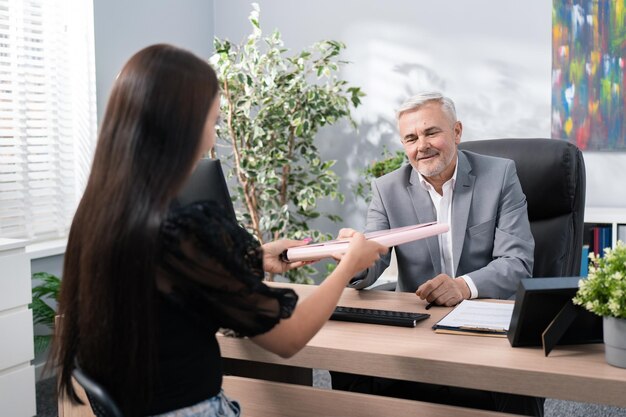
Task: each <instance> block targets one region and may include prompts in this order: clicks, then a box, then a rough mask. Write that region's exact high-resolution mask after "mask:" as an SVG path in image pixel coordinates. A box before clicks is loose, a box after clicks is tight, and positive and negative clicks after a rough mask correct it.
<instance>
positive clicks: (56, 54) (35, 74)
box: [0, 0, 96, 241]
mask: <svg viewBox="0 0 626 417" xmlns="http://www.w3.org/2000/svg"><path fill="white" fill-rule="evenodd" d="M0 94H1V96H0V236H1V237H14V238H26V239H29V240H31V241H42V240H47V239H57V238H61V237H64V236H66V235H67V232H68V229H69V225H70V223H71V219H72V216H73V215H74V211H75V209H76V204H77V202H78V198H79V196H80V195H81V194H82V191H83V189H84V185H85V181H86V178H87V175H88V172H89V167H90V164H91V156H92V153H93V148H94V146H95V140H96V139H95V138H96V99H95V58H94V38H93V3H92V1H91V0H0Z"/></svg>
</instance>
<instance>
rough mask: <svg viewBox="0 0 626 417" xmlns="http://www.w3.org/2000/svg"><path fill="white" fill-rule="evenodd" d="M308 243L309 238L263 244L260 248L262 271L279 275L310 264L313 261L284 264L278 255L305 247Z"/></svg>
mask: <svg viewBox="0 0 626 417" xmlns="http://www.w3.org/2000/svg"><path fill="white" fill-rule="evenodd" d="M310 241H311V239H310V238H306V239H303V240H292V239H280V240H275V241H273V242H268V243H266V244H264V245H263V246H262V248H263V269H264V270H265V271H266V272H271V273H274V274H280V273H282V272H286V271H289V270H291V269H295V268H299V267H301V266H303V265H308V264H312V263H313V262H315V261H299V262H284V261H282V260H281V259H280V254H281V253H283V252H284V251H285V250H287V249H288V248H295V247H297V246H304V245H307V244H308V243H309V242H310Z"/></svg>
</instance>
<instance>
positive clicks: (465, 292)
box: [454, 277, 472, 300]
mask: <svg viewBox="0 0 626 417" xmlns="http://www.w3.org/2000/svg"><path fill="white" fill-rule="evenodd" d="M454 283H455V284H456V286H457V287H458V288H459V290H460V291H461V296H462V297H463V299H464V300H468V299H470V297H471V296H472V292H471V291H470V288H469V286H468V285H467V282H465V279H464V278H463V277H458V278H454Z"/></svg>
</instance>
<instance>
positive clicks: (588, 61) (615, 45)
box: [552, 0, 626, 151]
mask: <svg viewBox="0 0 626 417" xmlns="http://www.w3.org/2000/svg"><path fill="white" fill-rule="evenodd" d="M625 61H626V0H553V4H552V137H553V138H558V139H567V140H569V141H570V142H571V143H573V144H575V145H577V146H578V147H579V148H580V149H582V150H589V151H600V150H602V151H626V94H625V91H624V89H625V88H626V72H625V68H624V65H625Z"/></svg>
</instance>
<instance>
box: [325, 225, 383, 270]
mask: <svg viewBox="0 0 626 417" xmlns="http://www.w3.org/2000/svg"><path fill="white" fill-rule="evenodd" d="M342 230H344V229H342ZM346 234H350V237H349V240H350V244H349V245H348V251H347V252H346V253H344V254H343V256H342V257H341V263H340V264H339V267H345V268H349V270H350V271H352V272H351V274H350V275H351V276H352V275H353V274H356V273H358V272H360V271H362V270H364V269H367V268H369V267H370V266H372V265H374V263H375V262H376V261H377V260H378V259H379V258H380V256H381V255H384V254H386V253H387V252H388V251H389V248H387V247H385V246H383V245H381V244H380V243H377V242H374V241H373V240H367V239H366V238H365V236H364V235H363V234H362V233H359V232H356V231H354V230H352V229H349V232H348V233H346ZM340 235H341V233H340ZM333 257H334V256H333Z"/></svg>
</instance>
